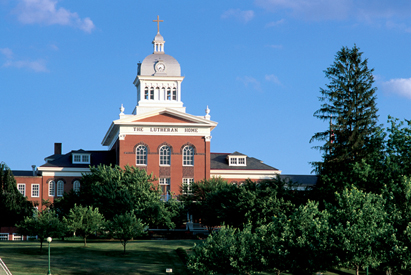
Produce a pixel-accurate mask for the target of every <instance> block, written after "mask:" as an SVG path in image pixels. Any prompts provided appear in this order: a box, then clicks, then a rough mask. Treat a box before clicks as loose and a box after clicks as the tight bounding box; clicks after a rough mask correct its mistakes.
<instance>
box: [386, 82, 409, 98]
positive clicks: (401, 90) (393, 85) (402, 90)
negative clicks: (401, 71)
mask: <svg viewBox="0 0 411 275" xmlns="http://www.w3.org/2000/svg"><path fill="white" fill-rule="evenodd" d="M382 88H383V90H384V91H386V92H389V93H394V94H398V95H400V96H403V97H407V98H410V99H411V78H394V79H391V80H389V81H386V82H383V83H382Z"/></svg>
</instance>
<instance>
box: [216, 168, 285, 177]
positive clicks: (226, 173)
mask: <svg viewBox="0 0 411 275" xmlns="http://www.w3.org/2000/svg"><path fill="white" fill-rule="evenodd" d="M279 174H281V171H279V170H277V171H272V170H244V171H242V170H223V169H221V170H217V169H215V170H210V177H216V178H218V177H221V178H223V179H272V178H274V177H275V176H276V175H279Z"/></svg>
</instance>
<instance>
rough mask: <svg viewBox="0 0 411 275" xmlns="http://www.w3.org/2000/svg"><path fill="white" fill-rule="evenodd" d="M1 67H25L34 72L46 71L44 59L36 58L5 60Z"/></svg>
mask: <svg viewBox="0 0 411 275" xmlns="http://www.w3.org/2000/svg"><path fill="white" fill-rule="evenodd" d="M3 67H6V68H7V67H15V68H19V69H21V68H26V69H29V70H33V71H35V72H48V70H47V68H46V64H45V61H44V60H36V61H28V60H20V61H12V60H7V61H6V63H4V64H3Z"/></svg>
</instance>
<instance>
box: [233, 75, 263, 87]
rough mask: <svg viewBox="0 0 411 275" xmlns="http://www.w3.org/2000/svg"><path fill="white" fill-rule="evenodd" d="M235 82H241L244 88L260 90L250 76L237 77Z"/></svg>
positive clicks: (257, 82) (257, 83) (258, 85)
mask: <svg viewBox="0 0 411 275" xmlns="http://www.w3.org/2000/svg"><path fill="white" fill-rule="evenodd" d="M237 81H241V82H242V83H243V84H244V85H245V86H246V87H248V85H251V86H253V88H254V89H255V90H261V85H260V82H259V81H258V80H257V79H255V78H254V77H251V76H244V77H237Z"/></svg>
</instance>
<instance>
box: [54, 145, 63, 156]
mask: <svg viewBox="0 0 411 275" xmlns="http://www.w3.org/2000/svg"><path fill="white" fill-rule="evenodd" d="M61 146H62V145H61V143H54V154H55V155H61Z"/></svg>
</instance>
